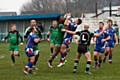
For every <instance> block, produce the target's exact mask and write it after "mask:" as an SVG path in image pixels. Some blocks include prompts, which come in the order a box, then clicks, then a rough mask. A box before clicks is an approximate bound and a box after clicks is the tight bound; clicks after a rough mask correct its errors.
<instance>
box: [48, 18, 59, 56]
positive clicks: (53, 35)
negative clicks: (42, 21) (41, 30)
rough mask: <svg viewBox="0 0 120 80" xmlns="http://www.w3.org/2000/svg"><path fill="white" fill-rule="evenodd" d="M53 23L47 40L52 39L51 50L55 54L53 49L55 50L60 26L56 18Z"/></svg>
mask: <svg viewBox="0 0 120 80" xmlns="http://www.w3.org/2000/svg"><path fill="white" fill-rule="evenodd" d="M52 24H53V25H52V26H51V27H49V30H48V33H47V40H48V41H50V51H51V55H50V57H51V56H52V54H53V50H54V46H55V44H56V43H55V39H56V36H57V33H58V28H57V21H56V20H54V21H53V23H52Z"/></svg>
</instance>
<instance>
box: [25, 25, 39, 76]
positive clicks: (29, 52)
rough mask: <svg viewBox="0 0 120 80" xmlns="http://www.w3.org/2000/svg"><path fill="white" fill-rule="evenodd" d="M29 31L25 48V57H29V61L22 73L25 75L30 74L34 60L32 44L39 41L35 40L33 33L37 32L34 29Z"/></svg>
mask: <svg viewBox="0 0 120 80" xmlns="http://www.w3.org/2000/svg"><path fill="white" fill-rule="evenodd" d="M30 30H31V33H30V34H29V35H28V41H27V44H26V47H25V52H26V55H27V56H28V57H29V59H30V60H29V61H28V63H27V64H26V66H25V67H24V69H23V72H24V73H25V74H28V73H32V66H33V63H34V60H35V56H34V51H33V46H34V43H38V42H39V41H40V38H37V36H36V35H35V32H36V31H37V30H36V28H35V27H31V28H30Z"/></svg>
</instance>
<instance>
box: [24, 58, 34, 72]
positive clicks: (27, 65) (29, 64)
mask: <svg viewBox="0 0 120 80" xmlns="http://www.w3.org/2000/svg"><path fill="white" fill-rule="evenodd" d="M32 65H33V61H31V60H30V61H28V63H27V64H26V66H25V68H24V70H26V71H27V70H28V68H32Z"/></svg>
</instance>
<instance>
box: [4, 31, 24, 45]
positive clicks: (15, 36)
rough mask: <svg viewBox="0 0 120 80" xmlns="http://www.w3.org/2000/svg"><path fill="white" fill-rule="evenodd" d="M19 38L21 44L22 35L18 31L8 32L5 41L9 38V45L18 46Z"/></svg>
mask: <svg viewBox="0 0 120 80" xmlns="http://www.w3.org/2000/svg"><path fill="white" fill-rule="evenodd" d="M19 37H20V38H21V42H23V38H22V35H21V34H20V33H19V31H17V30H15V31H10V32H8V33H7V35H6V37H5V40H6V39H7V38H9V42H10V44H11V45H18V44H19Z"/></svg>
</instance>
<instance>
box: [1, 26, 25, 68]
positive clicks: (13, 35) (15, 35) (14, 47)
mask: <svg viewBox="0 0 120 80" xmlns="http://www.w3.org/2000/svg"><path fill="white" fill-rule="evenodd" d="M8 38H9V42H10V45H9V51H10V54H11V59H12V62H13V64H12V66H14V65H15V57H14V56H20V54H19V53H18V45H19V38H20V39H21V45H23V37H22V35H21V33H20V32H19V31H17V30H16V24H11V31H9V32H8V33H7V35H6V37H5V38H4V39H2V41H5V40H6V39H8Z"/></svg>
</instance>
